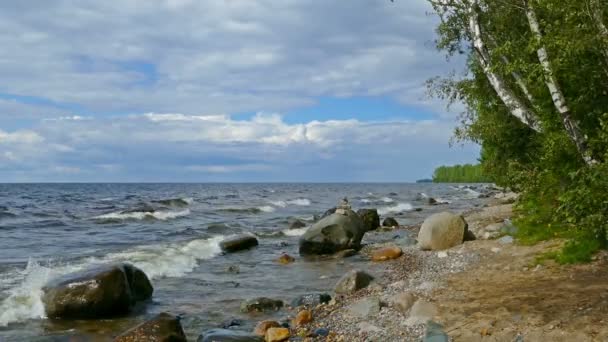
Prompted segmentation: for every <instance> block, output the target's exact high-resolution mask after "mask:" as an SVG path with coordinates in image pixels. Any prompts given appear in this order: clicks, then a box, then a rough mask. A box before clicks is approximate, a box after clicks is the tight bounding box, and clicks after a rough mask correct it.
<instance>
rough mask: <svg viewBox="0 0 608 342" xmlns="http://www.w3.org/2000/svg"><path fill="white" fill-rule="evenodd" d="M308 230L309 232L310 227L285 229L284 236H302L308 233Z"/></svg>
mask: <svg viewBox="0 0 608 342" xmlns="http://www.w3.org/2000/svg"><path fill="white" fill-rule="evenodd" d="M307 230H308V227H304V228H295V229H285V230H284V231H283V234H285V235H287V236H302V235H304V233H306V231H307Z"/></svg>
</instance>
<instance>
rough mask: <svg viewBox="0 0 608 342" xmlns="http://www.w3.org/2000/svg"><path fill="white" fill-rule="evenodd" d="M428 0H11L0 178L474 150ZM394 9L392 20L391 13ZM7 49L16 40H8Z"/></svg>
mask: <svg viewBox="0 0 608 342" xmlns="http://www.w3.org/2000/svg"><path fill="white" fill-rule="evenodd" d="M428 12H430V7H429V6H428V4H427V3H426V1H425V0H408V1H396V2H395V3H392V2H389V1H384V0H373V1H369V0H352V1H349V3H348V5H346V4H345V3H343V2H339V1H338V2H327V1H320V0H319V1H317V0H312V1H296V0H286V1H280V2H277V1H272V0H232V1H211V0H206V1H202V0H201V1H194V0H157V1H146V2H142V1H136V0H125V1H121V2H99V1H93V0H85V1H79V2H69V1H65V2H64V1H25V2H5V3H2V4H0V20H1V22H2V23H3V30H1V31H0V44H1V46H3V47H5V48H4V49H1V50H0V73H2V75H3V79H2V80H1V81H0V181H5V182H30V181H131V182H137V181H177V182H179V181H188V182H190V181H192V182H196V181H201V182H205V181H302V182H306V181H314V182H319V181H321V182H322V181H377V182H382V181H413V180H416V179H419V178H424V177H428V176H430V174H431V173H432V170H433V168H434V167H436V166H438V165H441V164H454V163H465V162H475V160H476V159H477V157H478V154H479V148H478V147H477V146H474V145H464V146H461V145H456V146H454V147H451V146H450V144H449V142H450V138H451V136H452V132H453V129H454V127H455V125H456V124H457V120H456V119H457V112H452V113H450V112H447V111H446V110H445V104H444V103H441V102H440V101H438V100H436V99H430V98H428V96H427V95H426V87H425V84H424V83H425V81H426V80H427V79H429V78H431V77H434V76H437V75H444V74H447V73H448V72H450V71H451V70H454V69H456V70H459V69H460V68H461V67H462V63H461V62H458V61H457V62H451V63H448V62H446V60H445V58H444V57H443V56H442V55H441V54H440V53H438V52H437V51H436V49H435V48H434V47H433V43H432V41H433V39H434V31H433V30H434V26H435V25H436V21H437V20H436V18H434V17H433V16H432V15H427V14H428ZM379 18H382V20H379ZM8 47H10V48H8Z"/></svg>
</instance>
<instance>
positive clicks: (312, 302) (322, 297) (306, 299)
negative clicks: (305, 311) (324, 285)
mask: <svg viewBox="0 0 608 342" xmlns="http://www.w3.org/2000/svg"><path fill="white" fill-rule="evenodd" d="M330 301H331V296H330V295H329V294H327V293H309V294H305V295H301V296H299V297H298V298H295V299H294V300H293V301H291V306H293V307H294V308H297V307H298V306H303V305H306V306H310V307H313V306H317V305H319V304H327V303H329V302H330Z"/></svg>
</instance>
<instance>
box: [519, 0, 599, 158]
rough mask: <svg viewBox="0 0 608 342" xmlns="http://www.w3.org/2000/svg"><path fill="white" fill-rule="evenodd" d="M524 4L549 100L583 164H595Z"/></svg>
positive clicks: (529, 8)
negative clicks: (549, 96)
mask: <svg viewBox="0 0 608 342" xmlns="http://www.w3.org/2000/svg"><path fill="white" fill-rule="evenodd" d="M524 2H525V6H526V17H527V18H528V23H529V26H530V30H531V31H532V34H533V35H534V36H535V37H536V39H537V40H538V42H539V48H538V50H537V51H536V52H537V55H538V60H539V62H540V64H541V66H542V68H543V71H544V73H545V84H546V85H547V88H549V92H550V93H551V99H552V100H553V104H554V106H555V109H557V111H558V113H559V114H560V117H561V119H562V122H563V125H564V128H565V129H566V132H567V133H568V136H569V137H570V139H572V141H573V142H574V144H575V145H576V148H577V149H578V152H579V153H580V155H581V157H582V158H583V160H584V161H585V163H586V164H587V165H592V164H595V163H597V161H596V160H594V159H593V158H592V157H591V154H590V151H589V148H588V145H587V138H586V137H585V136H584V135H583V134H582V132H581V130H580V127H579V126H578V123H577V122H576V120H574V119H573V118H572V113H571V112H570V108H569V107H568V104H567V102H566V98H565V97H564V94H563V92H562V90H561V88H560V86H559V83H558V81H557V78H556V77H555V74H554V72H553V68H552V67H551V63H550V61H549V55H548V54H547V49H546V48H545V46H544V45H543V44H542V38H543V35H542V32H541V31H540V25H539V23H538V19H537V18H536V13H535V12H534V9H533V8H532V6H531V5H530V3H529V2H528V1H527V0H524Z"/></svg>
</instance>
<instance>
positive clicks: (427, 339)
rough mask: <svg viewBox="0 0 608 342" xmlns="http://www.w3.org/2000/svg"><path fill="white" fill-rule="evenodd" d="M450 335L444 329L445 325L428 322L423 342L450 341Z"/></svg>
mask: <svg viewBox="0 0 608 342" xmlns="http://www.w3.org/2000/svg"><path fill="white" fill-rule="evenodd" d="M448 341H449V338H448V335H447V334H446V333H445V332H444V331H443V327H442V326H441V325H439V324H437V323H435V322H433V321H428V322H427V323H426V331H425V333H424V339H423V340H422V342H448Z"/></svg>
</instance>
